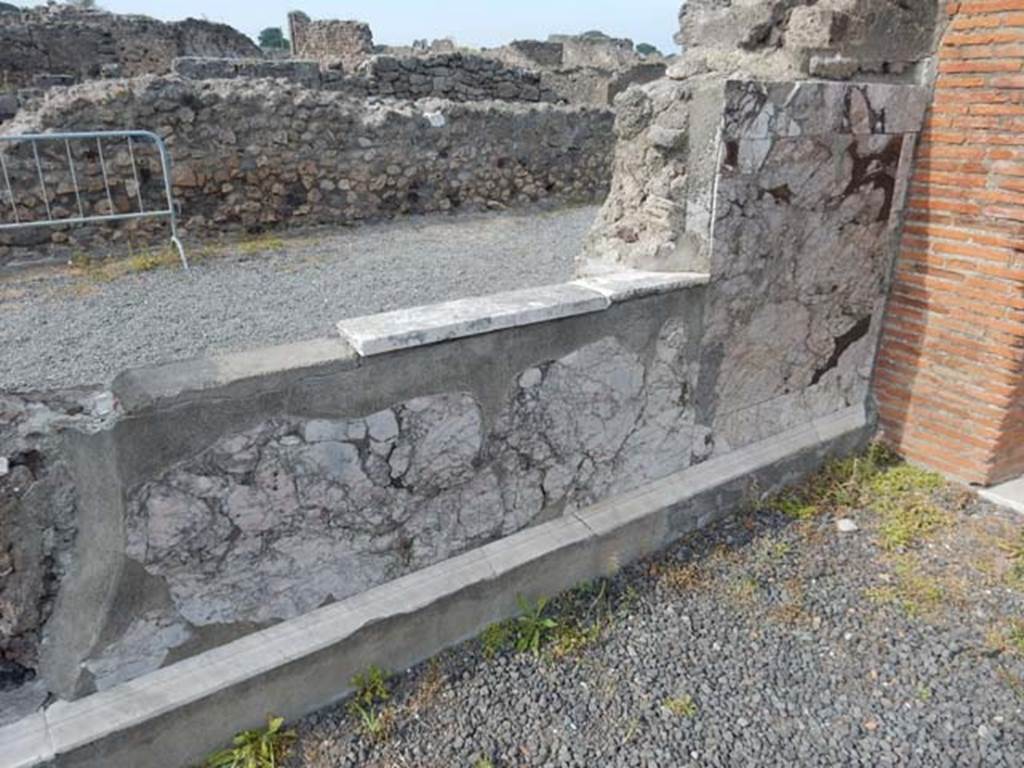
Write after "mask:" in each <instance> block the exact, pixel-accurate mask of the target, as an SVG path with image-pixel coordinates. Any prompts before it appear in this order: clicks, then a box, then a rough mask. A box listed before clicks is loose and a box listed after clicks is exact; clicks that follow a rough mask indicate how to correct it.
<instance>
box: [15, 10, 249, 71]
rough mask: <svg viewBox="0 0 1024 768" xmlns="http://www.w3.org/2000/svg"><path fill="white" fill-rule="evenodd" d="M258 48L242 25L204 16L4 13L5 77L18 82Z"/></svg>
mask: <svg viewBox="0 0 1024 768" xmlns="http://www.w3.org/2000/svg"><path fill="white" fill-rule="evenodd" d="M260 55H261V54H260V50H259V48H258V47H257V46H256V44H255V43H253V41H252V40H250V39H249V38H248V37H246V36H245V35H243V34H242V33H240V32H238V31H237V30H235V29H232V28H231V27H229V26H227V25H224V24H214V23H211V22H208V21H200V20H198V19H186V20H185V21H179V22H162V21H157V20H156V19H151V18H148V17H146V16H120V15H116V14H111V13H106V12H104V11H98V10H83V9H77V8H74V7H72V6H68V5H53V6H40V7H38V8H33V9H26V10H23V11H20V12H18V13H0V83H6V84H7V85H8V86H13V87H21V86H27V85H31V84H32V80H33V77H34V76H35V75H39V74H47V73H54V74H68V75H73V76H74V77H76V78H78V79H91V78H95V77H99V76H101V75H106V76H111V75H113V76H119V77H134V76H137V75H142V74H147V73H154V74H162V73H166V72H168V71H170V68H171V62H172V61H173V60H174V58H175V57H177V56H218V57H242V56H248V57H259V56H260Z"/></svg>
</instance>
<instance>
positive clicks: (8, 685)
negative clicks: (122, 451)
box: [0, 392, 112, 724]
mask: <svg viewBox="0 0 1024 768" xmlns="http://www.w3.org/2000/svg"><path fill="white" fill-rule="evenodd" d="M108 403H112V399H110V398H109V397H97V396H96V395H95V394H93V393H89V392H67V393H59V394H50V395H47V396H45V397H44V396H16V395H6V394H0V724H6V723H8V722H11V721H12V720H14V719H16V718H17V717H18V716H20V715H21V714H24V713H25V712H26V711H32V710H34V709H36V708H38V707H39V706H41V705H42V704H43V702H44V701H46V699H47V698H48V697H49V695H50V690H51V686H50V685H49V683H47V682H46V681H44V680H43V679H41V678H40V677H39V675H38V670H39V667H40V661H41V659H40V656H41V643H42V638H43V628H44V626H45V625H46V623H47V622H48V621H49V619H50V616H51V614H52V613H53V608H54V602H55V600H56V597H57V593H58V590H59V587H60V585H61V582H62V580H63V579H64V578H65V576H66V575H67V573H68V571H69V568H70V567H71V560H72V549H73V546H74V543H75V538H76V535H77V526H78V521H79V514H78V511H79V510H78V493H77V490H76V485H75V479H74V468H73V466H72V461H71V457H70V455H69V453H68V451H67V450H66V446H65V445H64V443H63V441H62V438H61V436H60V434H61V432H62V431H63V430H65V429H75V430H80V431H81V432H83V433H87V432H90V431H92V430H93V429H96V428H98V427H100V426H101V425H102V424H103V421H104V418H105V415H107V410H108V408H109V405H108Z"/></svg>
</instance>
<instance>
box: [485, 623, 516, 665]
mask: <svg viewBox="0 0 1024 768" xmlns="http://www.w3.org/2000/svg"><path fill="white" fill-rule="evenodd" d="M515 634H516V632H515V622H512V621H499V622H495V623H494V624H491V625H489V626H488V627H487V628H486V629H485V630H484V631H483V632H481V633H480V647H481V649H482V651H483V654H484V658H486V659H493V658H494V657H495V656H497V655H498V654H500V653H504V652H505V651H506V650H507V649H508V648H509V647H510V646H511V645H512V640H513V638H514V637H515Z"/></svg>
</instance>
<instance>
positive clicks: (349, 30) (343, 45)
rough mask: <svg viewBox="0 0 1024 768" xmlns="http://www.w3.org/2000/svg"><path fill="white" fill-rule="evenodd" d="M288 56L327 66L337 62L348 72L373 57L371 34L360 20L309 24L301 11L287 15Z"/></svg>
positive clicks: (332, 20)
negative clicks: (289, 46) (290, 44)
mask: <svg viewBox="0 0 1024 768" xmlns="http://www.w3.org/2000/svg"><path fill="white" fill-rule="evenodd" d="M288 28H289V30H290V39H291V43H292V55H294V56H296V57H298V58H302V59H315V60H316V61H320V62H324V63H329V62H341V64H342V65H343V66H344V67H345V69H346V70H348V71H352V70H354V69H355V68H356V67H358V66H359V65H360V64H362V63H363V62H364V61H366V60H367V59H368V58H370V56H372V55H373V54H374V52H375V51H374V45H373V32H372V31H371V30H370V26H369V25H368V24H364V23H363V22H361V21H337V20H334V19H325V20H317V21H313V20H312V19H310V18H309V16H307V15H306V14H304V13H302V11H292V12H291V13H289V14H288Z"/></svg>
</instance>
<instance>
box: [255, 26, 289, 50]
mask: <svg viewBox="0 0 1024 768" xmlns="http://www.w3.org/2000/svg"><path fill="white" fill-rule="evenodd" d="M287 47H288V38H286V37H285V36H284V32H282V31H281V28H280V27H267V28H266V29H264V30H263V31H262V32H260V48H266V49H267V50H270V51H280V50H284V49H285V48H287Z"/></svg>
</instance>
